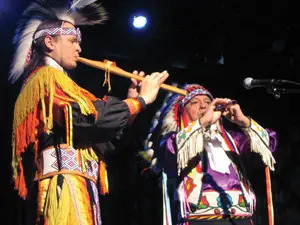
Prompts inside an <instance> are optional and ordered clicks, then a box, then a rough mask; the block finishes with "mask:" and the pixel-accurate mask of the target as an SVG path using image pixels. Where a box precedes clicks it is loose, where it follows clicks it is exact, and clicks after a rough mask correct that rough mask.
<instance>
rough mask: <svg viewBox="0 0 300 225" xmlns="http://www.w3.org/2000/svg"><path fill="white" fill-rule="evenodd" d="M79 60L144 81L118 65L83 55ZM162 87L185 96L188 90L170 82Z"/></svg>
mask: <svg viewBox="0 0 300 225" xmlns="http://www.w3.org/2000/svg"><path fill="white" fill-rule="evenodd" d="M77 61H78V62H81V63H83V64H86V65H88V66H92V67H94V68H97V69H101V70H107V69H109V71H110V72H111V73H113V74H116V75H120V76H122V77H126V78H129V79H130V78H134V79H136V80H138V81H142V80H143V79H144V78H143V77H141V76H138V75H136V74H133V73H129V72H127V71H124V70H122V69H121V68H119V67H117V66H109V67H108V66H107V64H106V63H104V62H101V61H95V60H90V59H86V58H83V57H79V58H78V59H77ZM160 87H161V88H162V89H165V90H167V91H171V92H174V93H177V94H180V95H184V96H185V95H186V90H183V89H180V88H177V87H174V86H171V85H168V84H161V85H160Z"/></svg>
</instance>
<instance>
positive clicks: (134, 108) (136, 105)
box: [123, 97, 146, 116]
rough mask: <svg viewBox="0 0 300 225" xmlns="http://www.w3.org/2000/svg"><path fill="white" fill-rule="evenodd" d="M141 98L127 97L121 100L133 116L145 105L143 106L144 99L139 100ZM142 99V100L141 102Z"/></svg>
mask: <svg viewBox="0 0 300 225" xmlns="http://www.w3.org/2000/svg"><path fill="white" fill-rule="evenodd" d="M141 99H142V98H141V97H140V98H127V99H125V100H123V101H124V102H125V103H126V104H127V105H128V108H129V112H130V116H135V115H136V114H137V113H139V112H140V111H142V109H144V108H145V107H143V104H144V105H146V104H145V101H144V99H143V100H141ZM142 101H143V102H142Z"/></svg>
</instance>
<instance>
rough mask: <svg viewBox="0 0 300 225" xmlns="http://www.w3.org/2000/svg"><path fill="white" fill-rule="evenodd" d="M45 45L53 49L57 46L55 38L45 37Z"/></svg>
mask: <svg viewBox="0 0 300 225" xmlns="http://www.w3.org/2000/svg"><path fill="white" fill-rule="evenodd" d="M44 42H45V45H46V47H47V48H48V49H50V50H51V51H52V50H54V48H55V39H54V38H53V37H52V36H46V37H45V38H44Z"/></svg>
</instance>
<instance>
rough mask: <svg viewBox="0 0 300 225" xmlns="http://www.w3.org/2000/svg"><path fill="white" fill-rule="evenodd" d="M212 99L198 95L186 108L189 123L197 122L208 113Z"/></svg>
mask: <svg viewBox="0 0 300 225" xmlns="http://www.w3.org/2000/svg"><path fill="white" fill-rule="evenodd" d="M210 103H211V99H210V98H209V97H208V96H207V95H196V96H195V97H193V98H192V99H191V100H190V101H189V102H188V103H187V104H186V105H185V106H184V108H185V111H186V114H187V117H188V120H189V121H188V122H193V121H196V120H197V119H199V118H201V117H202V116H203V114H204V113H205V112H206V110H207V108H208V106H209V105H210Z"/></svg>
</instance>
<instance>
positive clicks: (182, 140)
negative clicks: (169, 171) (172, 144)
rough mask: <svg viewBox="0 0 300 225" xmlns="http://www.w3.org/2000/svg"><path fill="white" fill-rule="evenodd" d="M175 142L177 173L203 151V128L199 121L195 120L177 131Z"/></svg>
mask: <svg viewBox="0 0 300 225" xmlns="http://www.w3.org/2000/svg"><path fill="white" fill-rule="evenodd" d="M176 144H177V148H178V152H177V170H178V175H180V173H181V171H182V170H183V169H185V168H186V167H187V166H188V163H189V161H190V160H191V159H193V158H194V157H196V156H197V155H198V154H200V153H201V152H202V151H203V148H204V147H203V130H202V127H201V125H200V123H199V121H198V120H197V121H195V122H194V123H192V124H191V125H189V126H187V127H186V128H185V129H183V130H182V131H180V132H179V133H177V135H176Z"/></svg>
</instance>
